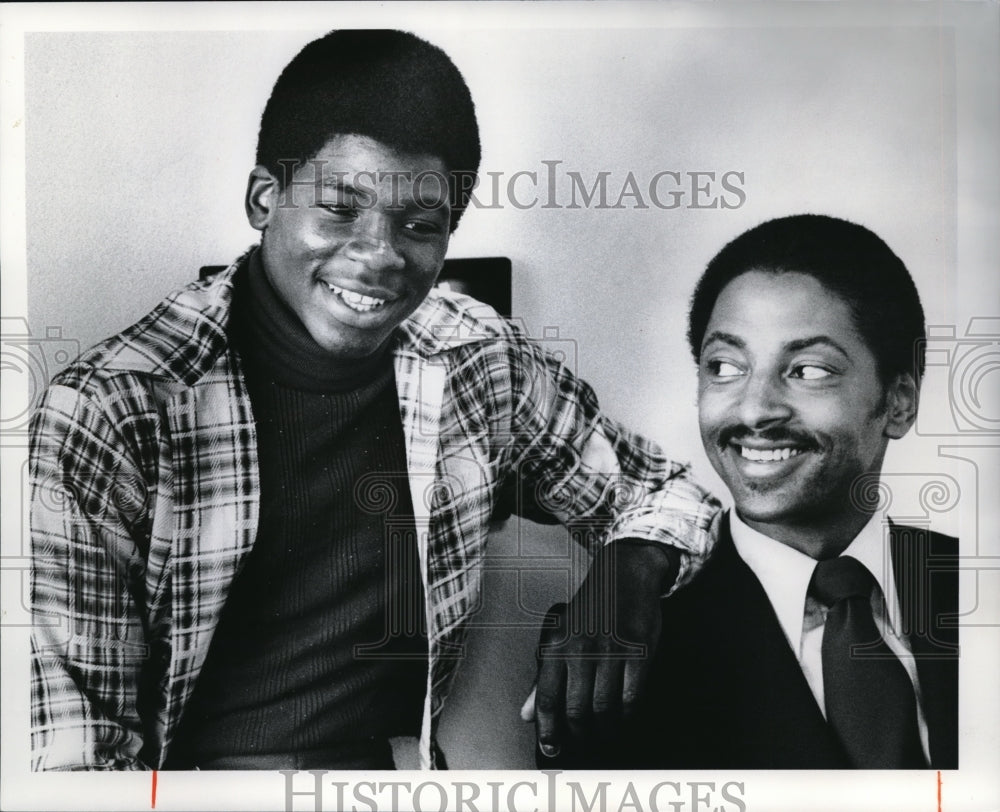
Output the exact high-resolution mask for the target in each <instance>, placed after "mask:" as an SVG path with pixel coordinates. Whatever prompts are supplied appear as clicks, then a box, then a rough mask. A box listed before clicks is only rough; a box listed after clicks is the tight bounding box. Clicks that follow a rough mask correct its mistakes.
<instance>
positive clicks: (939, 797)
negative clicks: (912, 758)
mask: <svg viewBox="0 0 1000 812" xmlns="http://www.w3.org/2000/svg"><path fill="white" fill-rule="evenodd" d="M937 812H941V771H940V770H938V809H937Z"/></svg>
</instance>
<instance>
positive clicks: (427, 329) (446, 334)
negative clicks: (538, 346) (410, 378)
mask: <svg viewBox="0 0 1000 812" xmlns="http://www.w3.org/2000/svg"><path fill="white" fill-rule="evenodd" d="M401 330H402V332H403V335H404V336H405V338H406V339H407V341H408V343H410V344H411V345H412V346H413V347H415V348H416V349H417V350H418V351H419V352H421V353H423V354H427V355H434V354H436V353H440V352H448V351H452V350H456V349H460V348H464V347H468V346H470V345H475V344H483V343H496V342H512V343H518V344H519V343H526V342H527V338H526V334H525V331H524V329H523V328H522V327H521V326H520V325H518V324H517V323H516V322H515V321H513V320H511V319H507V318H504V317H503V316H501V315H500V314H499V313H497V311H496V310H494V309H493V308H492V307H490V306H489V305H488V304H485V303H484V302H480V301H479V300H478V299H473V298H472V297H471V296H466V295H465V294H462V293H456V292H454V291H447V290H439V289H436V288H435V289H434V290H432V291H431V292H430V293H429V294H428V296H427V298H426V299H424V301H423V302H422V303H421V304H420V306H419V307H418V308H417V309H416V310H415V311H414V312H413V314H412V315H411V316H410V317H409V318H408V319H407V320H406V321H405V322H403V324H402V326H401Z"/></svg>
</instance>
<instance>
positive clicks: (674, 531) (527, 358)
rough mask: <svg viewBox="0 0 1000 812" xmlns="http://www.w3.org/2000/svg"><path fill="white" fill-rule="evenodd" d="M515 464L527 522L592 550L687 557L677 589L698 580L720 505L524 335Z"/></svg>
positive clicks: (519, 368)
mask: <svg viewBox="0 0 1000 812" xmlns="http://www.w3.org/2000/svg"><path fill="white" fill-rule="evenodd" d="M515 335H516V336H517V338H518V344H517V346H518V352H519V354H520V356H521V358H520V361H519V363H517V364H515V365H514V370H515V376H516V380H515V382H514V391H515V392H516V393H517V396H516V403H515V411H514V421H513V426H514V428H513V432H512V437H513V440H514V442H513V444H512V450H513V456H514V460H513V464H514V468H515V469H516V471H517V476H518V478H519V480H520V483H519V489H518V490H519V495H520V499H519V502H520V504H519V505H518V506H517V507H516V508H515V509H516V510H517V511H518V512H519V513H521V514H522V515H529V516H530V515H531V514H532V513H535V512H537V511H541V512H542V513H544V514H548V515H551V516H553V517H554V518H556V519H558V520H559V521H560V522H562V523H563V524H565V525H566V526H567V527H569V528H570V529H571V531H573V534H574V536H575V537H576V538H577V539H578V540H579V541H580V542H581V543H583V544H585V545H587V546H588V547H590V548H592V549H593V548H595V547H596V546H597V545H600V544H606V543H610V542H613V541H617V540H623V539H641V540H646V541H654V542H659V543H664V544H669V545H671V546H673V547H675V548H677V549H678V550H679V551H681V553H682V556H681V568H680V572H679V575H678V577H677V580H676V582H675V584H674V586H673V588H672V589H671V591H673V589H676V588H677V587H678V586H681V585H682V584H684V583H686V582H687V581H688V580H690V578H691V576H692V575H693V574H694V573H695V572H696V571H697V570H698V569H699V568H700V566H701V564H702V563H703V562H704V560H705V558H706V557H707V555H708V553H709V551H710V548H711V546H712V544H713V541H714V536H713V534H712V533H711V529H710V528H711V524H712V520H713V519H714V517H715V516H716V514H717V513H718V511H719V509H720V505H719V502H718V501H717V500H716V499H715V498H714V497H713V496H712V495H711V494H709V493H708V492H707V491H706V490H704V489H703V488H701V487H699V486H698V485H696V484H695V483H694V482H693V481H692V480H691V478H690V476H689V473H688V466H687V465H686V464H682V463H678V462H674V461H671V460H669V459H668V458H667V457H666V456H665V455H664V453H663V451H662V450H661V449H660V448H659V446H658V445H657V444H656V443H654V442H653V441H651V440H649V439H647V438H645V437H642V436H641V435H639V434H636V433H634V432H631V431H629V430H627V429H626V428H624V427H623V426H622V425H620V424H619V423H617V422H615V421H614V420H612V419H610V418H609V417H607V416H606V415H605V414H604V413H603V412H601V410H600V408H599V406H598V402H597V398H596V396H595V394H594V392H593V390H592V389H591V388H590V386H589V385H588V384H587V383H586V382H584V381H582V380H580V379H579V378H577V377H576V376H575V375H574V374H573V373H572V372H570V371H569V370H568V369H567V368H566V367H565V366H563V365H562V364H561V363H560V362H559V361H558V360H557V359H556V358H555V357H553V355H551V354H549V353H547V352H545V351H544V350H543V349H542V348H541V347H539V346H538V345H536V344H534V343H533V342H530V341H527V340H526V339H523V337H521V336H520V335H519V334H518V333H517V332H515Z"/></svg>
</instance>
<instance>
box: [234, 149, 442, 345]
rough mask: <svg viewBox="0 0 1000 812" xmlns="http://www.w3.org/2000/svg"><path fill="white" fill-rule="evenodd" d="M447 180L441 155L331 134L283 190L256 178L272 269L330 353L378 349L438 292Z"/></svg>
mask: <svg viewBox="0 0 1000 812" xmlns="http://www.w3.org/2000/svg"><path fill="white" fill-rule="evenodd" d="M446 178H447V170H446V167H445V166H444V164H443V162H442V161H441V160H440V159H439V158H436V157H434V156H430V155H406V154H402V153H399V152H397V151H395V150H393V149H391V148H389V147H387V146H386V145H384V144H382V143H380V142H379V141H376V140H374V139H372V138H368V137H365V136H359V135H338V136H334V137H333V138H331V139H330V140H329V141H328V142H327V143H326V145H325V146H324V147H323V148H322V149H321V150H320V151H319V152H318V153H317V154H316V156H315V157H314V158H313V160H312V161H311V162H310V163H307V164H306V165H304V166H302V167H299V168H298V169H297V170H296V172H295V174H294V176H293V178H292V182H291V183H289V184H288V185H287V186H286V187H285V188H284V189H281V188H280V184H279V183H278V179H276V178H274V177H273V176H272V175H271V174H270V173H269V172H268V171H267V170H266V169H264V168H263V167H256V168H255V169H254V170H253V172H252V173H251V175H250V181H249V184H248V188H247V216H248V219H249V220H250V224H251V225H252V226H253V227H254V228H256V229H258V230H259V231H262V232H263V238H262V240H261V251H262V260H263V265H264V271H265V273H266V274H267V277H268V279H269V280H270V282H271V284H272V285H273V286H274V288H275V290H276V291H277V292H278V295H279V296H280V297H281V299H282V301H284V302H285V304H287V305H288V307H289V308H290V309H291V310H292V311H293V312H294V313H295V315H296V316H298V318H299V320H300V321H301V322H302V324H303V325H304V326H305V328H306V330H307V331H308V332H309V334H310V335H311V336H312V338H313V339H314V340H315V341H316V343H317V344H319V345H320V346H321V347H322V348H323V349H325V350H326V351H327V352H329V353H330V354H331V355H332V356H334V357H339V358H343V359H345V360H346V359H356V358H363V357H366V356H369V355H371V354H373V353H375V352H377V351H378V350H379V348H380V347H382V346H383V345H384V344H385V342H386V341H387V340H388V339H389V336H390V335H391V334H392V332H393V330H395V328H396V327H397V326H398V325H399V324H400V323H401V322H402V321H403V320H404V319H406V318H407V317H408V316H409V315H410V314H411V313H412V312H413V311H414V310H415V309H416V308H417V306H418V305H419V304H420V303H421V302H422V301H423V300H424V298H425V297H426V296H427V294H428V292H430V289H431V288H432V287H433V285H434V282H435V280H436V279H437V276H438V273H439V272H440V271H441V266H442V265H443V264H444V256H445V252H446V251H447V248H448V238H449V234H450V222H451V208H450V206H449V192H448V187H447V183H446ZM314 181H318V182H314Z"/></svg>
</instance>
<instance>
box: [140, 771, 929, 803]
mask: <svg viewBox="0 0 1000 812" xmlns="http://www.w3.org/2000/svg"><path fill="white" fill-rule="evenodd" d="M940 782H941V773H938V784H939V789H938V807H940V806H941V790H940ZM150 805H151V806H152V808H153V809H156V770H153V799H152V801H151V802H150ZM938 812H940V809H939V810H938Z"/></svg>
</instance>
